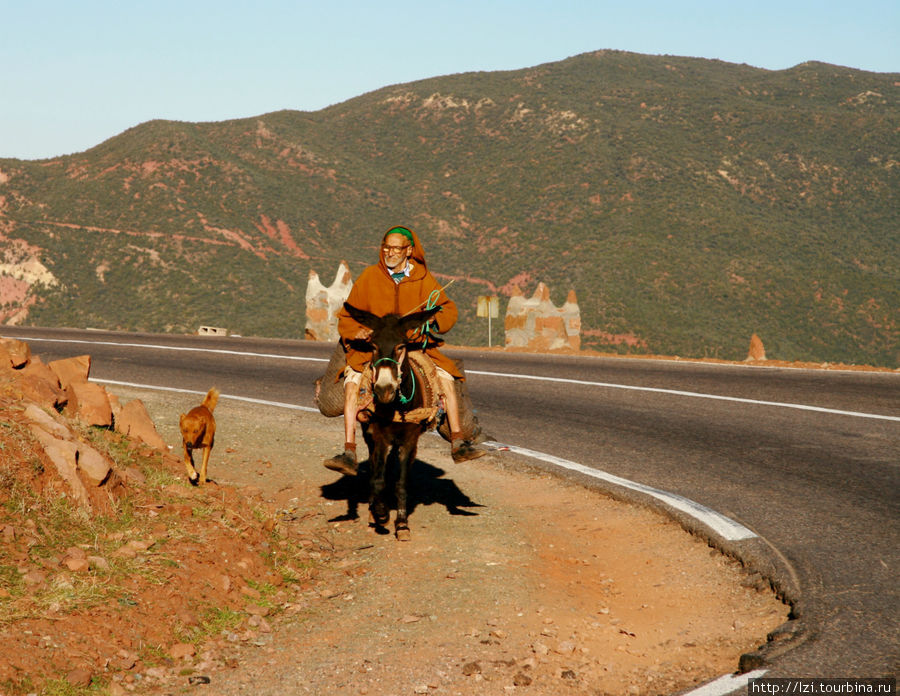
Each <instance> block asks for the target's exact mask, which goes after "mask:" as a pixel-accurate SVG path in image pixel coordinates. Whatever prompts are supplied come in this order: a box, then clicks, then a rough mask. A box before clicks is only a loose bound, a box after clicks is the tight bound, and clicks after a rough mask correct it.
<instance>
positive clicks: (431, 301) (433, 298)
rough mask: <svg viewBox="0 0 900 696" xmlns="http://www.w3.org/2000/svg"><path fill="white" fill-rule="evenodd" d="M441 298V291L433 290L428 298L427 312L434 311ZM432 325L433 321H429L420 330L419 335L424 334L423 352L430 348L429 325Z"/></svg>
mask: <svg viewBox="0 0 900 696" xmlns="http://www.w3.org/2000/svg"><path fill="white" fill-rule="evenodd" d="M440 297H441V291H440V290H432V291H431V294H430V295H429V296H428V299H427V300H426V301H425V310H426V311H427V310H429V309H434V308H435V307H436V306H437V301H438V299H440ZM429 324H431V319H428V320H427V321H426V322H425V323H424V324H422V328H420V329H419V333H421V334H422V350H425V348H426V347H427V346H428V325H429Z"/></svg>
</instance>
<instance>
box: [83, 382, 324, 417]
mask: <svg viewBox="0 0 900 696" xmlns="http://www.w3.org/2000/svg"><path fill="white" fill-rule="evenodd" d="M91 381H92V382H102V383H103V384H115V385H117V386H120V387H134V388H136V389H155V390H157V391H170V392H178V393H180V394H200V395H201V396H202V395H204V394H206V392H205V391H196V390H194V389H177V388H176V387H157V386H155V385H152V384H136V383H135V382H119V381H117V380H114V379H94V378H91ZM219 398H220V399H234V400H235V401H247V402H249V403H251V404H261V405H263V406H277V407H278V408H290V409H293V410H294V411H309V412H310V413H319V409H317V408H310V407H309V406H298V405H297V404H286V403H284V402H283V401H266V400H265V399H254V398H251V397H249V396H234V395H232V394H219Z"/></svg>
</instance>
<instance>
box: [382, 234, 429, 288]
mask: <svg viewBox="0 0 900 696" xmlns="http://www.w3.org/2000/svg"><path fill="white" fill-rule="evenodd" d="M400 230H406V232H409V236H411V237H412V244H413V250H412V255H411V256H410V257H409V260H410V261H412V263H413V266H414V269H413V274H414V275H415V276H418V275H419V273H424V271H425V249H423V248H422V242H421V241H419V235H417V234H416V233H415V232H414V231H413V230H411V229H409V228H408V227H403V226H402V225H395V226H394V227H391V228H390V229H389V230H388V231H387V232H385V233H384V236H383V237H382V241H384V237H387V236H388V235H389V234H391V233H392V232H395V231H400ZM401 234H404V236H406V234H405V233H404V232H401ZM378 266H379V267H380V268H381V270H382V271H384V272H385V273H386V274H388V275H390V274H391V272H390V270H389V269H388V267H387V264H386V263H385V262H384V254H383V253H381V247H380V246H379V248H378Z"/></svg>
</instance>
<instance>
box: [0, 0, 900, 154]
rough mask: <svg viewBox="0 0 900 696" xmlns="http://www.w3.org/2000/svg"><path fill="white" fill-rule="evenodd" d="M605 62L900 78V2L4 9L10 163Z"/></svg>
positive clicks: (0, 35)
mask: <svg viewBox="0 0 900 696" xmlns="http://www.w3.org/2000/svg"><path fill="white" fill-rule="evenodd" d="M598 49H619V50H625V51H634V52H636V53H646V54H653V55H678V56H696V57H702V58H716V59H719V60H724V61H727V62H732V63H747V64H749V65H753V66H757V67H760V68H765V69H768V70H782V69H786V68H789V67H792V66H794V65H796V64H798V63H802V62H804V61H807V60H818V61H823V62H826V63H834V64H837V65H843V66H847V67H852V68H859V69H861V70H869V71H874V72H900V1H898V0H858V1H855V2H848V1H843V2H841V1H838V2H827V1H826V0H815V1H805V0H804V1H800V2H791V1H790V0H783V1H781V2H774V1H771V0H754V1H752V2H750V1H747V0H742V1H736V0H719V2H709V1H706V0H703V1H701V0H627V1H625V0H615V1H614V2H607V1H606V0H594V1H589V0H583V1H579V2H576V1H571V0H546V1H545V0H520V1H518V2H514V1H512V0H509V1H507V0H503V1H492V0H457V1H456V2H449V1H446V2H444V1H434V2H429V1H428V0H421V1H419V2H413V1H407V0H403V1H397V2H392V1H391V0H383V1H382V2H375V1H371V2H363V1H362V0H326V1H325V2H323V0H315V1H314V2H306V1H295V2H288V1H287V0H255V1H254V2H235V1H233V0H215V1H212V0H147V1H144V2H142V1H140V0H115V1H113V0H52V1H43V0H0V157H17V158H21V159H40V158H47V157H54V156H57V155H62V154H68V153H73V152H80V151H83V150H86V149H88V148H90V147H93V146H94V145H97V144H99V143H101V142H103V141H104V140H106V139H108V138H111V137H113V136H115V135H117V134H119V133H121V132H122V131H124V130H126V129H128V128H131V127H132V126H135V125H137V124H139V123H143V122H145V121H149V120H152V119H157V118H163V119H173V120H178V121H220V120H225V119H231V118H243V117H248V116H256V115H259V114H263V113H268V112H270V111H277V110H280V109H298V110H303V111H315V110H318V109H321V108H324V107H326V106H328V105H330V104H335V103H338V102H342V101H344V100H346V99H350V98H352V97H355V96H358V95H360V94H363V93H365V92H369V91H371V90H374V89H378V88H380V87H384V86H387V85H393V84H398V83H402V82H409V81H412V80H418V79H422V78H427V77H435V76H438V75H447V74H452V73H460V72H469V71H475V70H512V69H519V68H525V67H530V66H533V65H539V64H541V63H547V62H551V61H557V60H563V59H565V58H568V57H569V56H573V55H576V54H579V53H585V52H587V51H594V50H598Z"/></svg>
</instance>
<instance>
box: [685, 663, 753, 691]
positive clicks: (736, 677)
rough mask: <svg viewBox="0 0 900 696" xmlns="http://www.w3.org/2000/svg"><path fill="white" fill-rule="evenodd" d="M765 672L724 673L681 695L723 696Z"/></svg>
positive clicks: (742, 686) (741, 687)
mask: <svg viewBox="0 0 900 696" xmlns="http://www.w3.org/2000/svg"><path fill="white" fill-rule="evenodd" d="M766 672H768V670H766V669H757V670H755V671H753V672H746V673H745V674H725V675H723V676H721V677H719V678H718V679H714V680H713V681H711V682H707V683H706V684H704V685H703V686H698V687H697V688H696V689H694V690H693V691H687V692H685V693H683V694H682V695H681V696H724V694H730V693H731V692H732V691H737V690H738V689H743V688H744V687H745V686H747V684H748V683H749V682H750V680H751V679H759V678H760V677H761V676H762V675H764V674H765V673H766Z"/></svg>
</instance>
